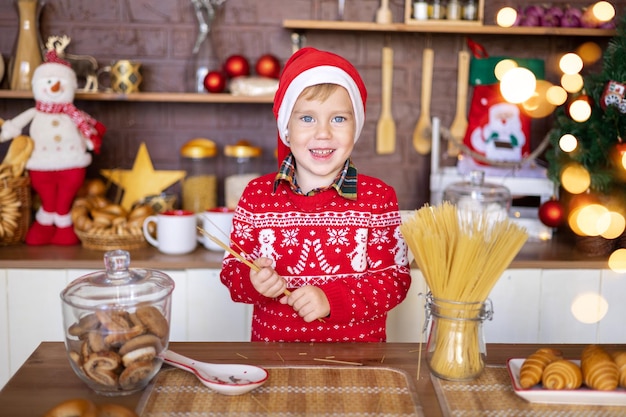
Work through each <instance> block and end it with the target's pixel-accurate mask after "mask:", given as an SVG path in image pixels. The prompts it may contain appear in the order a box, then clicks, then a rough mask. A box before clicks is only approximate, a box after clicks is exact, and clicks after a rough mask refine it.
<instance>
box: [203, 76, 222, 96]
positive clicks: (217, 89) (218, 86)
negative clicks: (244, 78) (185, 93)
mask: <svg viewBox="0 0 626 417" xmlns="http://www.w3.org/2000/svg"><path fill="white" fill-rule="evenodd" d="M204 88H206V90H207V91H208V92H209V93H223V92H224V90H225V89H226V74H224V73H223V72H221V71H209V73H208V74H207V75H206V76H205V77H204Z"/></svg>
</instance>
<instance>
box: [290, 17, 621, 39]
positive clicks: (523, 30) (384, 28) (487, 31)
mask: <svg viewBox="0 0 626 417" xmlns="http://www.w3.org/2000/svg"><path fill="white" fill-rule="evenodd" d="M283 27H284V28H285V29H291V30H295V31H298V30H302V31H304V30H334V31H355V32H358V31H361V32H418V33H461V34H467V35H537V36H540V35H549V36H591V37H603V36H605V37H610V36H614V35H615V34H616V31H615V30H613V29H586V28H560V27H558V28H548V27H521V26H516V27H510V28H503V27H500V26H495V25H480V24H478V25H477V24H476V23H472V22H465V23H464V22H463V21H455V22H450V21H447V22H446V21H441V22H436V21H424V22H423V23H415V24H405V23H390V24H380V23H374V22H346V21H334V20H294V19H287V20H283Z"/></svg>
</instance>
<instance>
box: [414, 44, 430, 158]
mask: <svg viewBox="0 0 626 417" xmlns="http://www.w3.org/2000/svg"><path fill="white" fill-rule="evenodd" d="M434 60H435V51H433V50H432V49H431V48H424V53H423V58H422V106H421V109H420V117H419V119H417V124H416V125H415V129H414V130H413V147H414V148H415V150H416V151H417V152H418V153H420V154H422V155H426V154H428V153H429V152H430V149H431V146H432V143H431V142H432V141H431V132H430V127H431V126H430V97H431V92H432V82H433V62H434Z"/></svg>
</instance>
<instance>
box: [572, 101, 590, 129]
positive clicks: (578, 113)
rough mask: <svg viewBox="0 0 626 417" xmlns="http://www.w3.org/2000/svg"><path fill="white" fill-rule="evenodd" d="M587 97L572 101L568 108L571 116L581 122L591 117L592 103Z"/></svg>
mask: <svg viewBox="0 0 626 417" xmlns="http://www.w3.org/2000/svg"><path fill="white" fill-rule="evenodd" d="M585 98H586V96H584V97H582V98H579V99H576V100H574V101H572V103H571V104H570V105H569V108H568V110H569V115H570V117H571V118H572V119H573V120H575V121H577V122H579V123H582V122H586V121H587V120H589V117H591V104H589V100H586V99H585Z"/></svg>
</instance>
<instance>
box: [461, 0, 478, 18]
mask: <svg viewBox="0 0 626 417" xmlns="http://www.w3.org/2000/svg"><path fill="white" fill-rule="evenodd" d="M463 19H464V20H477V19H478V8H477V6H476V1H475V0H467V1H466V2H465V5H464V6H463Z"/></svg>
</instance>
